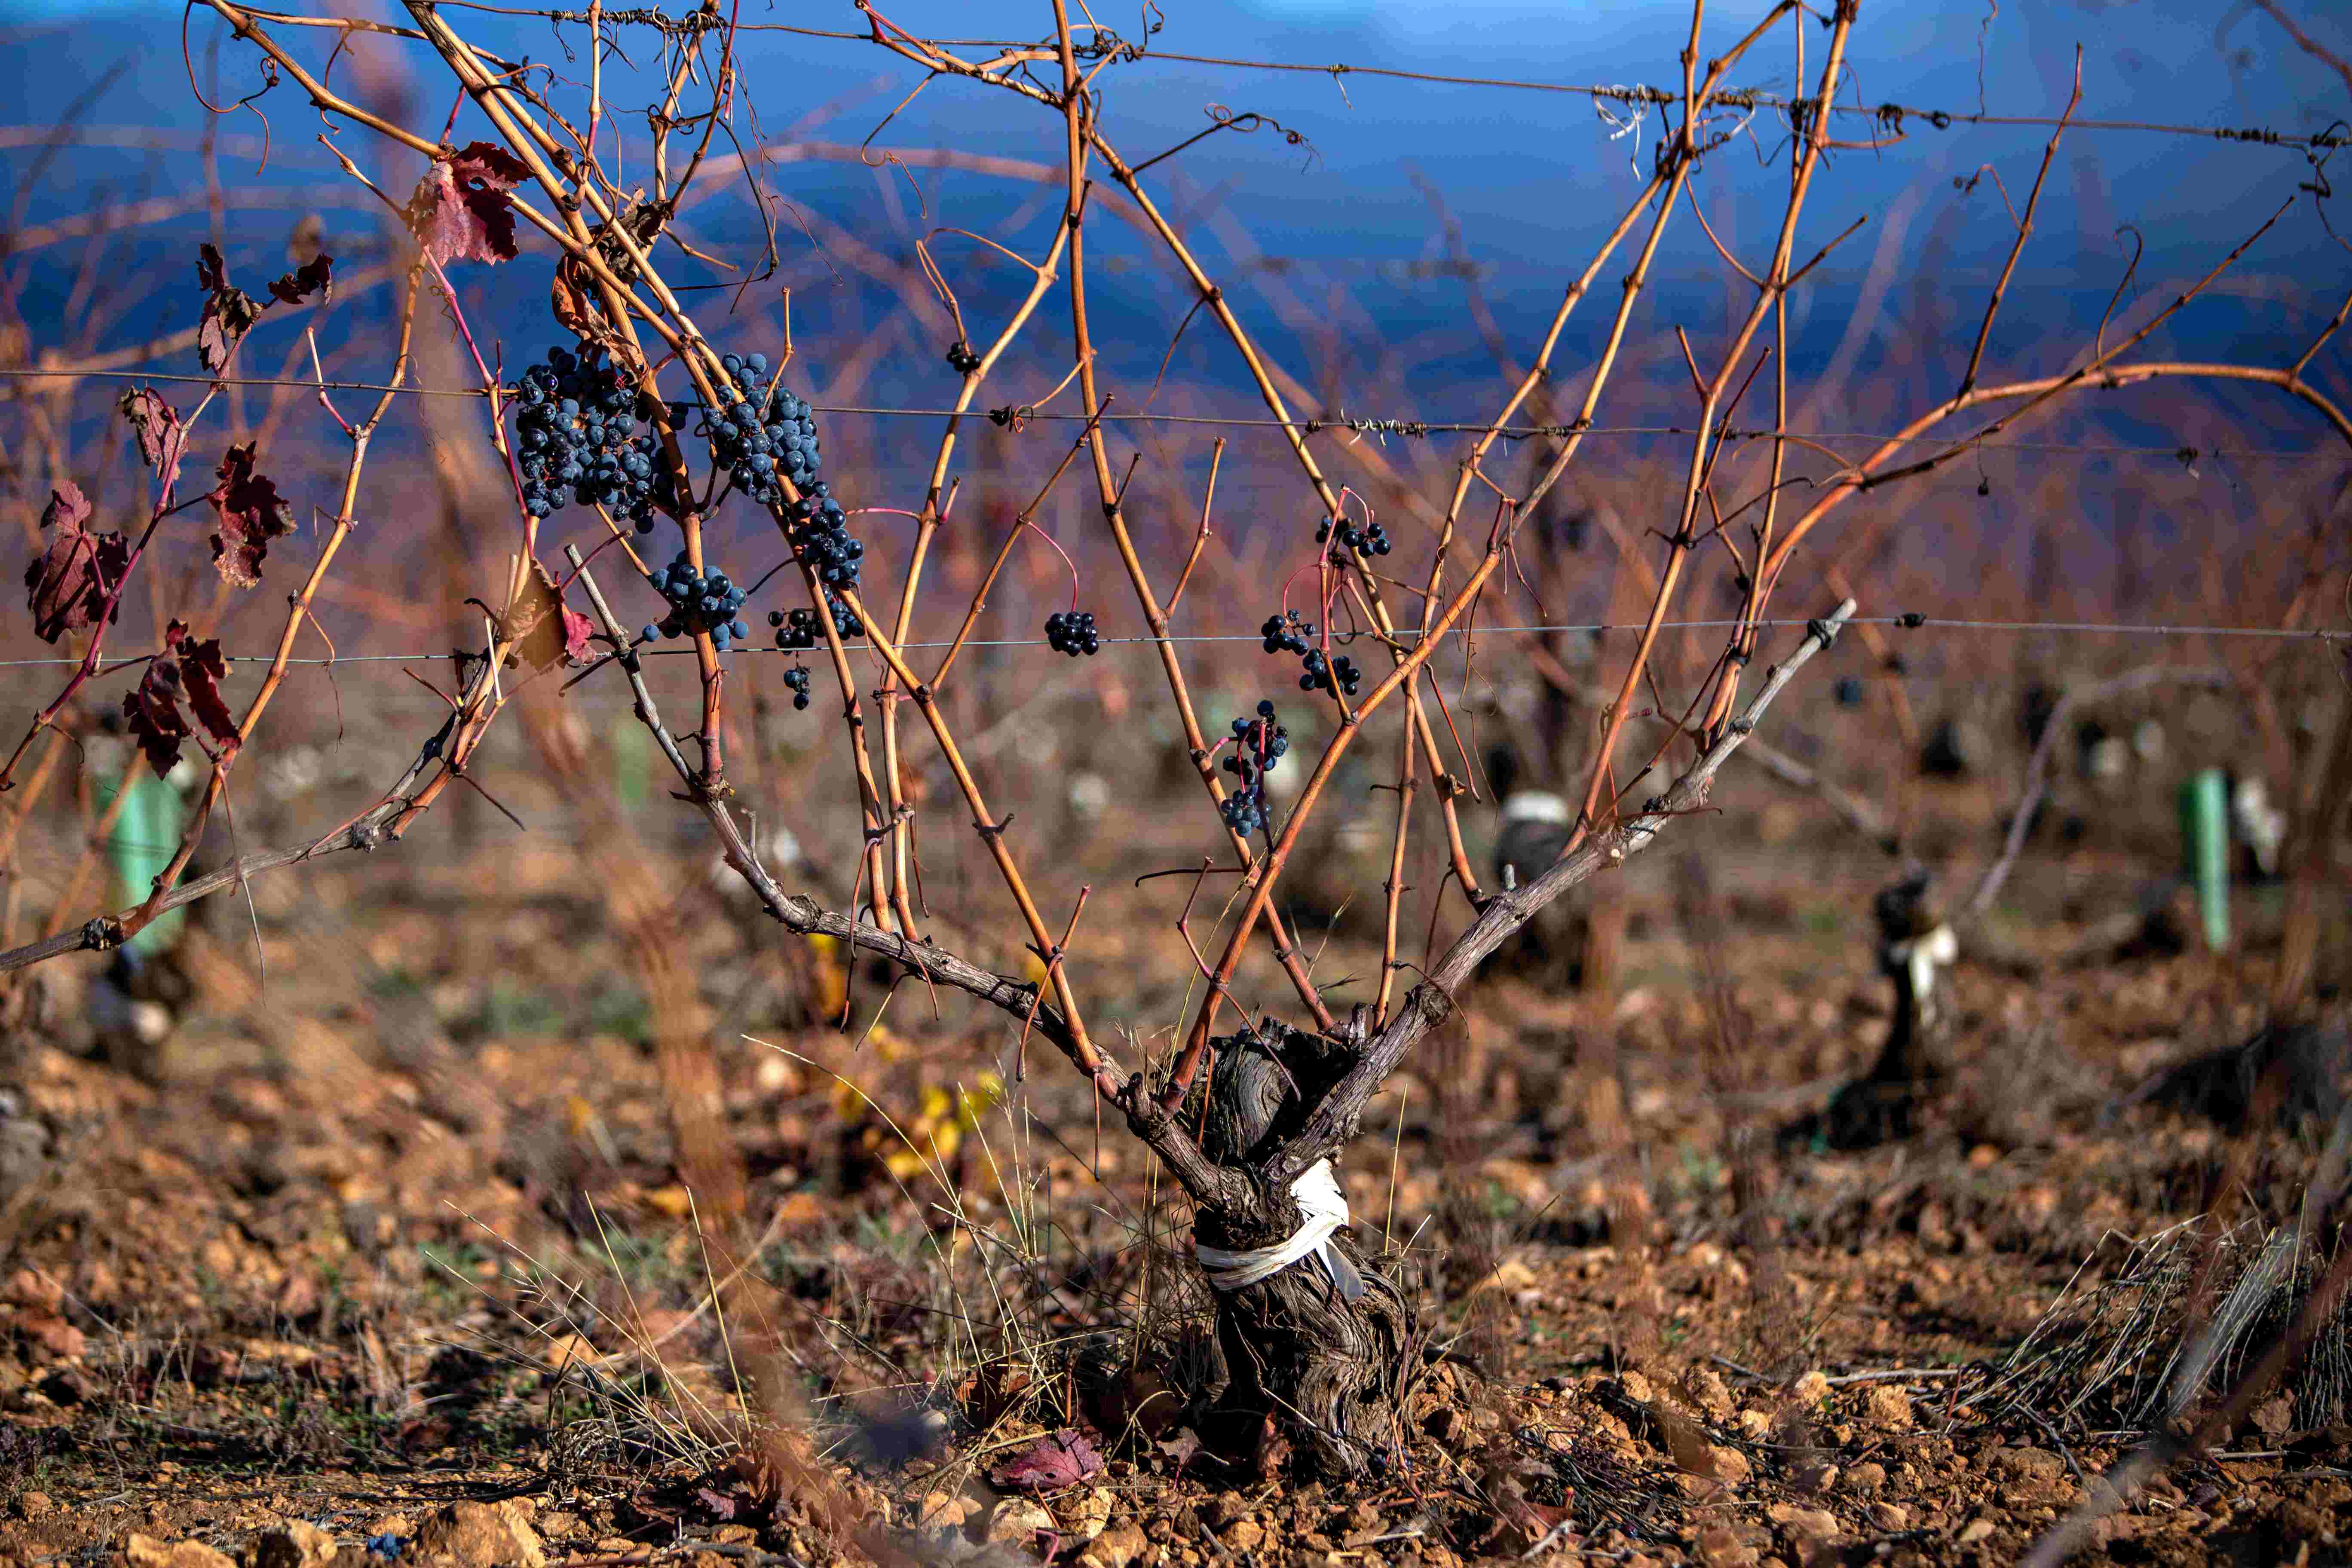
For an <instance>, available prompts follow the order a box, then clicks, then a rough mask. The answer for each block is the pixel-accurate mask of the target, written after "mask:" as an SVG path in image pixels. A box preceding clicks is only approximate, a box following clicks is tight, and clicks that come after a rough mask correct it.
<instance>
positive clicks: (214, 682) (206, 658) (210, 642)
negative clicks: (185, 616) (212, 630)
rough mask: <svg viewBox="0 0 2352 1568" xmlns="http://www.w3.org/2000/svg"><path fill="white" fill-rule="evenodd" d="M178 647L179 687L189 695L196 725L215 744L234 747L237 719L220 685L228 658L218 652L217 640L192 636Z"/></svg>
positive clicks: (226, 673) (226, 671) (189, 702)
mask: <svg viewBox="0 0 2352 1568" xmlns="http://www.w3.org/2000/svg"><path fill="white" fill-rule="evenodd" d="M177 646H178V648H179V654H180V685H181V688H182V689H184V690H185V691H186V692H187V694H188V706H189V707H190V708H192V709H194V710H195V715H196V722H197V723H199V724H202V725H203V726H204V727H205V733H206V734H208V735H210V736H211V737H212V738H213V742H214V743H215V744H216V745H219V746H223V747H227V746H234V745H236V743H237V740H238V737H237V732H236V717H235V716H234V715H232V714H231V713H230V712H229V710H228V703H227V701H226V700H225V699H224V698H223V697H222V696H221V682H222V681H223V680H224V679H226V678H227V676H228V659H227V658H226V656H225V655H223V654H222V652H221V645H220V638H218V637H206V638H205V640H204V641H202V642H198V641H196V640H195V639H194V637H182V638H181V639H180V640H179V643H178V645H177Z"/></svg>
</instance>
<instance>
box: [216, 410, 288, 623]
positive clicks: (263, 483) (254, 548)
mask: <svg viewBox="0 0 2352 1568" xmlns="http://www.w3.org/2000/svg"><path fill="white" fill-rule="evenodd" d="M254 445H255V444H254V443H252V442H247V444H246V445H244V446H242V447H230V448H229V449H228V451H227V452H226V453H225V454H224V455H223V456H222V458H221V460H220V467H219V468H217V469H215V473H216V475H217V476H218V478H219V480H220V482H219V483H218V484H216V485H215V486H214V487H213V489H212V492H211V493H210V494H209V495H207V496H205V500H208V501H210V502H212V504H213V516H214V519H215V524H216V526H217V530H218V531H216V532H215V533H214V535H213V565H214V567H215V569H216V570H217V571H218V572H219V573H220V574H221V580H222V581H223V582H225V583H227V584H230V585H231V586H233V587H238V588H250V587H252V586H253V585H254V584H257V583H258V582H260V581H261V563H262V559H263V557H265V556H267V555H268V553H269V542H270V541H271V540H273V539H279V538H283V537H284V536H285V535H287V534H289V533H291V532H293V531H294V513H293V510H292V509H291V508H289V506H288V505H287V504H286V500H285V498H284V497H282V496H280V495H279V494H278V486H277V484H276V483H275V482H274V481H272V480H271V479H269V477H268V475H266V474H257V473H255V472H254V471H253V453H254Z"/></svg>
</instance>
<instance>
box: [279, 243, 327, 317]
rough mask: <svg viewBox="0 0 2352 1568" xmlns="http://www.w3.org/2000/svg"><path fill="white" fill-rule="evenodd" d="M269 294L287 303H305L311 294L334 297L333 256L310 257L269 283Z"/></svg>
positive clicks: (325, 297) (320, 296)
mask: <svg viewBox="0 0 2352 1568" xmlns="http://www.w3.org/2000/svg"><path fill="white" fill-rule="evenodd" d="M269 294H270V297H271V298H272V299H275V300H284V301H285V302H286V303H287V304H289V305H302V304H307V303H309V302H310V296H311V295H313V294H316V295H317V296H319V298H320V299H321V300H331V299H333V298H334V297H335V258H333V257H331V256H325V255H320V256H314V257H312V258H310V260H308V261H306V262H304V263H303V264H302V265H301V266H299V267H298V268H295V269H294V270H293V271H291V272H289V273H287V274H286V275H285V276H284V277H282V278H280V279H278V280H277V281H275V282H273V283H271V284H270V285H269Z"/></svg>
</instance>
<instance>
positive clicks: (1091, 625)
mask: <svg viewBox="0 0 2352 1568" xmlns="http://www.w3.org/2000/svg"><path fill="white" fill-rule="evenodd" d="M1045 641H1046V644H1047V645H1048V646H1049V647H1052V648H1053V650H1054V651H1055V653H1066V654H1068V655H1069V656H1070V657H1071V658H1077V657H1078V656H1079V655H1080V654H1082V653H1083V654H1091V653H1098V652H1100V651H1101V649H1102V638H1101V637H1099V636H1098V635H1097V633H1096V631H1095V613H1094V612H1093V611H1092V610H1071V611H1069V612H1067V613H1066V614H1063V615H1058V616H1046V617H1045Z"/></svg>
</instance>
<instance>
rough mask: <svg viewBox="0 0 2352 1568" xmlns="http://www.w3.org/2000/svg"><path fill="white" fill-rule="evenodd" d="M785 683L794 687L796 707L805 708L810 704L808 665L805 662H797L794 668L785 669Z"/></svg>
mask: <svg viewBox="0 0 2352 1568" xmlns="http://www.w3.org/2000/svg"><path fill="white" fill-rule="evenodd" d="M784 684H785V685H786V686H789V687H791V688H792V689H793V707H794V708H805V707H807V706H808V705H809V672H808V666H806V665H804V664H796V665H794V666H793V667H792V668H790V669H788V670H786V671H784Z"/></svg>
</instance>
